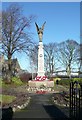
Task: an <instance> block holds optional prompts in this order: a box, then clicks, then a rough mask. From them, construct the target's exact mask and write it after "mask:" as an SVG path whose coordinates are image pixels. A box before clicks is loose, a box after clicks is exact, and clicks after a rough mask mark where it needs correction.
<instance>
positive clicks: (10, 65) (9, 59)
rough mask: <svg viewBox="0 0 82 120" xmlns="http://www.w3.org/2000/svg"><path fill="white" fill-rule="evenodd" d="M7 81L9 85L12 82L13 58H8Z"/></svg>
mask: <svg viewBox="0 0 82 120" xmlns="http://www.w3.org/2000/svg"><path fill="white" fill-rule="evenodd" d="M7 81H8V82H9V83H11V82H12V61H11V56H10V55H9V56H8V72H7Z"/></svg>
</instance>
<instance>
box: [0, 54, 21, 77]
mask: <svg viewBox="0 0 82 120" xmlns="http://www.w3.org/2000/svg"><path fill="white" fill-rule="evenodd" d="M11 65H12V75H13V76H15V75H18V74H19V73H20V72H21V71H22V70H21V67H20V65H19V62H18V60H17V58H15V59H12V60H11ZM7 71H8V60H6V59H5V58H4V56H3V55H2V56H0V76H2V75H3V74H5V73H6V72H7Z"/></svg>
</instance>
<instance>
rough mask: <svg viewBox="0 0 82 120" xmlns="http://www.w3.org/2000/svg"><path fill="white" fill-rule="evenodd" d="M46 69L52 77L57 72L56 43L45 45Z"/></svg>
mask: <svg viewBox="0 0 82 120" xmlns="http://www.w3.org/2000/svg"><path fill="white" fill-rule="evenodd" d="M44 51H45V52H44V58H45V69H46V72H49V73H50V75H52V74H53V72H54V71H55V53H56V43H49V44H46V45H44Z"/></svg>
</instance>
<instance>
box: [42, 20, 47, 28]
mask: <svg viewBox="0 0 82 120" xmlns="http://www.w3.org/2000/svg"><path fill="white" fill-rule="evenodd" d="M45 23H46V21H45V22H44V24H43V25H42V30H44V25H45Z"/></svg>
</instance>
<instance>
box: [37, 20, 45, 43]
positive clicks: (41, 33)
mask: <svg viewBox="0 0 82 120" xmlns="http://www.w3.org/2000/svg"><path fill="white" fill-rule="evenodd" d="M45 23H46V22H44V24H43V25H42V27H41V28H39V27H38V25H37V23H36V22H35V25H36V29H37V33H38V36H39V41H40V42H42V36H43V30H44V25H45Z"/></svg>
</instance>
